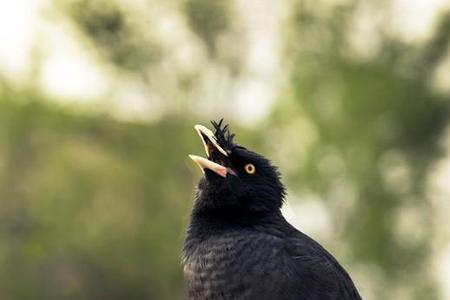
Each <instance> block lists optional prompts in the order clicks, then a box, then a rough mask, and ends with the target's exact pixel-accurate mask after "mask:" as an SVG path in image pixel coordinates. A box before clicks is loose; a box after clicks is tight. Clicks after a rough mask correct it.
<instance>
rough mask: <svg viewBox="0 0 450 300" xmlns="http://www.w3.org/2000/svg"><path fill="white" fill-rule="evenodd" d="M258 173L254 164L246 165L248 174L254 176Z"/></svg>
mask: <svg viewBox="0 0 450 300" xmlns="http://www.w3.org/2000/svg"><path fill="white" fill-rule="evenodd" d="M255 171H256V168H255V166H254V165H253V164H246V165H245V172H247V173H248V174H254V173H255Z"/></svg>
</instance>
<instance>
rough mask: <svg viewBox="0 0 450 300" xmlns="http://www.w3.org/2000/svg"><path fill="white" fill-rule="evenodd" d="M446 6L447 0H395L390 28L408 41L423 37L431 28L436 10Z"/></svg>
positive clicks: (425, 36)
mask: <svg viewBox="0 0 450 300" xmlns="http://www.w3.org/2000/svg"><path fill="white" fill-rule="evenodd" d="M446 8H450V2H449V1H448V0H426V1H425V0H396V1H394V5H393V9H392V16H393V17H392V21H391V24H392V27H391V29H393V31H394V32H397V33H398V34H399V35H400V36H401V37H403V38H404V39H406V40H408V41H413V40H417V39H419V40H422V39H425V38H427V37H428V36H429V35H430V33H431V32H432V30H433V25H434V22H435V20H436V12H438V11H441V10H444V9H446Z"/></svg>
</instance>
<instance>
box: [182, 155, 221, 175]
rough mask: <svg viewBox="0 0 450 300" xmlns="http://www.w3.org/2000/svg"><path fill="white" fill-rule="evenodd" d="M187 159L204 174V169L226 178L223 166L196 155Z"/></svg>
mask: <svg viewBox="0 0 450 300" xmlns="http://www.w3.org/2000/svg"><path fill="white" fill-rule="evenodd" d="M189 157H190V158H191V159H192V160H193V161H194V162H195V163H196V164H197V165H198V166H199V167H200V169H201V170H202V172H203V173H205V169H209V170H211V171H213V172H214V173H216V174H218V175H220V176H222V177H227V173H228V170H227V168H225V167H224V166H221V165H219V164H216V163H215V162H213V161H210V160H208V159H206V158H203V157H200V156H197V155H189Z"/></svg>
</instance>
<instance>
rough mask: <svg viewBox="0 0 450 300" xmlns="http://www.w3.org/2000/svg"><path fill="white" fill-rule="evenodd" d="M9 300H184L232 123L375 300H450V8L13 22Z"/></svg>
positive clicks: (90, 3)
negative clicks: (199, 163)
mask: <svg viewBox="0 0 450 300" xmlns="http://www.w3.org/2000/svg"><path fill="white" fill-rule="evenodd" d="M0 20H1V21H0V25H1V26H0V28H1V29H0V299H1V300H15V299H17V300H19V299H157V300H159V299H161V300H164V299H184V283H183V275H182V266H181V262H180V257H181V247H182V242H183V237H184V231H185V228H186V224H187V222H188V220H189V213H190V209H191V206H192V201H193V196H194V192H195V185H196V182H197V180H198V179H199V177H200V172H199V170H198V169H197V168H196V167H195V166H194V164H193V163H192V162H190V161H189V159H188V158H187V154H189V153H193V154H201V155H203V148H202V145H201V142H200V141H199V139H198V137H197V135H196V133H195V132H194V130H193V125H194V124H196V123H201V124H204V125H208V122H209V120H211V119H218V118H221V117H224V118H225V119H226V121H228V122H230V123H231V128H232V130H233V131H235V132H236V133H237V141H238V142H240V143H241V144H244V145H246V146H248V147H249V148H251V149H254V150H255V151H257V152H260V153H262V154H264V155H266V156H267V157H269V158H271V159H272V160H273V161H274V162H275V164H277V165H279V167H280V170H281V172H282V174H283V175H284V181H285V183H286V185H287V187H288V190H289V194H288V197H287V205H286V206H285V208H284V213H285V215H286V217H287V218H288V219H289V220H290V221H291V222H292V223H293V224H295V225H296V226H297V227H298V228H299V229H301V230H302V231H304V232H305V233H307V234H309V235H311V236H313V237H314V238H315V239H316V240H318V241H319V242H320V243H322V244H323V245H325V246H326V247H327V248H328V249H329V250H330V251H331V252H332V253H333V254H334V255H335V256H336V257H337V258H338V259H339V260H340V261H341V262H342V264H343V265H344V266H345V267H346V268H347V269H348V270H349V272H350V273H351V274H352V277H353V278H354V280H355V282H356V285H357V286H358V288H359V290H360V292H361V294H362V296H363V298H364V299H368V300H375V299H450V239H449V237H450V228H449V226H448V220H449V218H450V130H449V121H450V118H449V112H450V47H449V41H450V4H449V3H448V2H447V1H445V0H432V1H421V0H414V1H406V0H383V1H375V0H372V1H370V0H360V1H358V0H333V1H310V0H282V1H268V0H267V1H265V0H234V1H228V0H215V1H207V0H170V1H163V0H132V1H125V0H114V1H111V0H70V1H64V0H18V1H4V2H2V3H1V4H0Z"/></svg>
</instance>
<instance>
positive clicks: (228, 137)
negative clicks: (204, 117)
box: [211, 118, 235, 147]
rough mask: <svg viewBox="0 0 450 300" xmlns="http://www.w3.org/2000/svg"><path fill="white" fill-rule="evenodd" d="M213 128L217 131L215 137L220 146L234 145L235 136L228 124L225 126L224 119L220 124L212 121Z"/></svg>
mask: <svg viewBox="0 0 450 300" xmlns="http://www.w3.org/2000/svg"><path fill="white" fill-rule="evenodd" d="M211 124H212V126H213V127H214V129H215V132H214V135H215V137H216V139H217V141H218V142H219V144H220V145H225V146H228V147H229V146H232V145H234V141H233V140H234V136H235V135H234V134H233V133H231V132H230V127H229V126H228V124H224V122H223V118H222V119H220V120H219V122H216V121H211Z"/></svg>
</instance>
